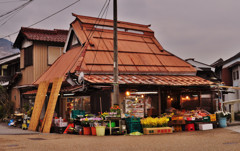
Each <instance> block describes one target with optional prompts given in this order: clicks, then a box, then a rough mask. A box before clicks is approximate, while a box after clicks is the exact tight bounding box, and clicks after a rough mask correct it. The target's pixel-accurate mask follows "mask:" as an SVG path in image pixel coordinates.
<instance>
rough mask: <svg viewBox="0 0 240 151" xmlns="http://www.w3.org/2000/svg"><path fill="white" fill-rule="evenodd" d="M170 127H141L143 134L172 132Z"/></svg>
mask: <svg viewBox="0 0 240 151" xmlns="http://www.w3.org/2000/svg"><path fill="white" fill-rule="evenodd" d="M172 132H173V130H172V128H171V127H155V128H143V134H145V135H153V134H167V133H172Z"/></svg>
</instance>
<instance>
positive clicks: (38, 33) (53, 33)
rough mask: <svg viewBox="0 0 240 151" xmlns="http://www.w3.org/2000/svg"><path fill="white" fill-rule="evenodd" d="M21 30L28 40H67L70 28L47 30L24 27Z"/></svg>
mask: <svg viewBox="0 0 240 151" xmlns="http://www.w3.org/2000/svg"><path fill="white" fill-rule="evenodd" d="M21 31H22V33H23V34H24V35H25V36H26V37H27V39H28V40H37V41H50V42H65V41H66V39H67V34H68V30H62V29H54V30H45V29H34V28H26V27H22V28H21Z"/></svg>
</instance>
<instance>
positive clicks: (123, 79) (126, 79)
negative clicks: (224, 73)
mask: <svg viewBox="0 0 240 151" xmlns="http://www.w3.org/2000/svg"><path fill="white" fill-rule="evenodd" d="M84 79H85V80H86V81H88V82H90V83H99V84H112V83H113V76H112V75H85V77H84ZM118 79H119V80H118V82H119V84H148V85H164V86H201V85H210V84H213V82H210V81H208V80H205V79H202V78H200V77H197V76H183V75H181V76H169V75H120V76H119V77H118Z"/></svg>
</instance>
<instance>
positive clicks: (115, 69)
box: [113, 0, 120, 105]
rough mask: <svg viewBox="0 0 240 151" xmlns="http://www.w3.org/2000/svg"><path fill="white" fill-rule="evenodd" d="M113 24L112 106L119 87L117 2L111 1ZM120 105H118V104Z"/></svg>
mask: <svg viewBox="0 0 240 151" xmlns="http://www.w3.org/2000/svg"><path fill="white" fill-rule="evenodd" d="M113 22H114V26H113V28H114V32H113V41H114V58H113V77H114V82H113V95H114V96H113V104H119V85H118V44H117V0H113ZM119 105H120V104H119Z"/></svg>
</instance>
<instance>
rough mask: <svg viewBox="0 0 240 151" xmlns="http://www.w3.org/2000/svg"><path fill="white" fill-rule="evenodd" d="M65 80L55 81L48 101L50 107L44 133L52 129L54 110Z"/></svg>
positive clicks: (48, 107)
mask: <svg viewBox="0 0 240 151" xmlns="http://www.w3.org/2000/svg"><path fill="white" fill-rule="evenodd" d="M62 81H63V78H56V79H54V81H53V86H52V90H51V94H50V98H49V101H48V106H47V111H46V113H45V116H44V120H43V124H42V127H41V129H43V132H44V133H49V132H50V128H51V125H52V119H53V114H54V110H55V107H56V103H57V99H58V94H59V91H60V88H61V85H62Z"/></svg>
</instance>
